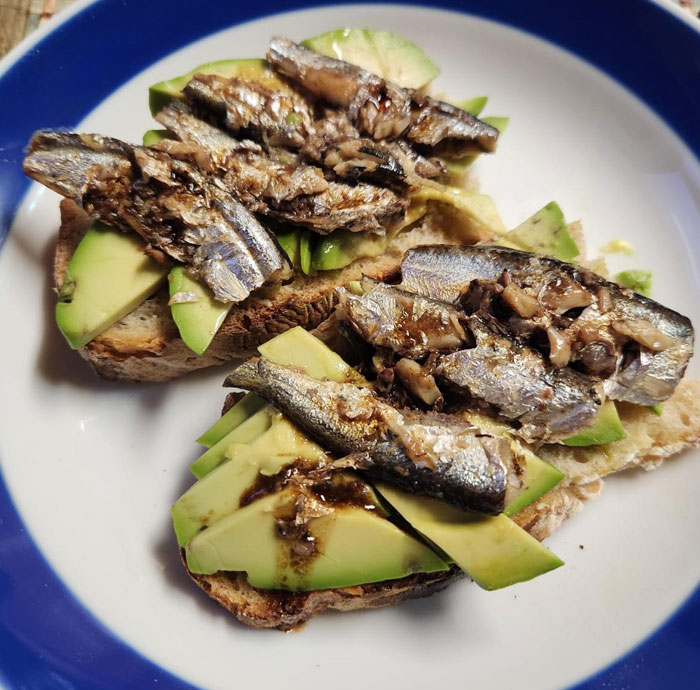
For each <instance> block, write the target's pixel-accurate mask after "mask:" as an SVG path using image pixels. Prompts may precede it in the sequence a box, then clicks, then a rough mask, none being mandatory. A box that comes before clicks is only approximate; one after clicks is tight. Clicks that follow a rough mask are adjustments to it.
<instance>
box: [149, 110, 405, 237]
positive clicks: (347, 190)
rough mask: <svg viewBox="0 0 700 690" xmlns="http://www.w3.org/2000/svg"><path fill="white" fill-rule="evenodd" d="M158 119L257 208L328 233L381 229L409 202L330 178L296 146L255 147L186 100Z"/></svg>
mask: <svg viewBox="0 0 700 690" xmlns="http://www.w3.org/2000/svg"><path fill="white" fill-rule="evenodd" d="M156 119H157V120H158V121H159V122H160V123H161V124H162V125H163V126H164V127H166V128H167V129H168V131H170V132H172V133H173V134H174V135H175V136H176V137H177V138H178V139H180V140H181V141H183V142H185V143H188V144H193V145H196V146H199V147H201V148H202V149H203V150H204V151H205V152H206V153H207V154H208V155H209V156H210V158H211V160H212V161H213V165H214V166H215V167H216V169H217V174H218V176H219V177H220V178H221V180H222V183H223V184H224V186H225V187H227V188H229V189H230V190H231V191H233V192H234V193H235V194H236V195H237V196H238V197H239V198H240V199H241V201H242V202H243V203H244V204H246V206H247V207H248V208H249V209H250V210H252V211H254V212H256V213H262V214H265V215H269V216H272V217H274V218H276V219H278V220H281V221H286V222H289V223H294V224H296V225H302V226H304V227H308V228H310V229H311V230H313V231H314V232H317V233H319V234H324V235H325V234H328V233H329V232H332V231H333V230H337V229H339V228H342V229H347V230H351V231H354V232H358V231H369V232H374V233H379V234H381V233H384V232H385V230H386V227H387V226H388V225H389V224H390V223H391V222H392V221H394V220H396V219H398V218H401V217H403V215H404V213H405V209H406V207H407V205H408V201H407V199H406V198H405V197H403V196H400V195H398V194H396V193H395V192H394V191H392V190H390V189H386V188H383V187H377V186H375V185H371V184H367V183H363V182H359V183H357V184H353V185H350V184H344V183H341V182H335V181H329V180H326V179H325V177H324V175H323V171H322V170H321V169H320V168H318V167H316V166H313V165H306V164H304V163H303V162H302V161H301V160H300V159H299V156H298V155H296V154H295V153H293V152H290V151H287V150H282V149H271V150H270V151H269V152H267V153H265V152H263V151H262V149H256V146H257V145H256V144H255V143H254V142H252V141H240V140H238V139H235V138H234V137H232V136H230V135H229V134H227V133H226V132H224V131H223V130H221V129H220V128H218V127H216V126H214V125H213V124H211V123H209V122H207V121H206V120H204V119H202V118H200V117H199V116H198V114H197V113H195V111H194V109H193V108H192V106H191V105H190V104H188V103H187V102H184V101H173V102H172V103H170V104H169V105H167V106H166V107H165V108H163V109H162V110H161V111H160V112H159V113H158V115H157V116H156ZM161 143H163V142H161ZM165 145H166V146H167V144H165Z"/></svg>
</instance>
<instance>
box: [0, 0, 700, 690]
mask: <svg viewBox="0 0 700 690" xmlns="http://www.w3.org/2000/svg"><path fill="white" fill-rule="evenodd" d="M360 1H361V0H360ZM178 4H181V5H182V9H183V11H182V12H178V11H174V5H178ZM324 4H331V3H324V2H318V1H315V0H309V1H301V2H293V3H289V2H282V1H281V0H268V2H267V3H265V5H264V11H261V10H260V9H259V8H260V7H261V6H260V4H259V3H250V2H241V1H240V0H239V1H230V2H220V1H219V0H198V1H197V11H196V12H192V11H187V10H191V5H190V4H189V3H188V2H187V0H179V2H175V1H174V0H149V1H148V2H142V1H141V0H98V1H97V2H95V3H93V4H91V5H88V6H87V7H85V8H84V9H82V10H81V11H79V12H78V13H76V14H75V15H74V16H72V17H70V18H69V19H68V20H67V21H65V22H64V23H63V24H61V25H60V26H58V27H57V28H56V29H55V30H54V31H52V32H51V33H49V34H48V35H46V36H45V37H44V38H43V39H42V40H41V41H40V42H39V43H38V44H37V45H36V46H35V47H34V48H33V49H31V50H29V51H27V52H26V53H25V54H24V55H22V56H21V57H20V58H19V60H17V61H16V62H15V63H14V64H12V65H11V66H10V67H9V69H8V70H7V71H6V72H5V73H4V74H2V75H1V76H0V103H2V104H3V107H2V111H1V112H2V125H1V126H0V244H1V243H2V241H3V240H4V239H5V238H6V236H7V233H8V232H9V226H10V224H11V221H12V218H13V216H14V214H15V211H16V209H17V207H18V206H19V203H20V201H21V198H22V196H23V194H24V192H25V191H26V190H27V187H28V181H27V180H26V178H25V177H24V176H23V175H22V172H21V159H22V153H23V147H24V146H25V145H26V142H27V141H28V140H29V138H30V136H31V134H32V133H33V132H34V131H35V130H36V129H39V128H42V127H67V126H71V125H75V124H77V123H78V122H79V121H80V120H82V119H83V118H84V117H85V116H86V115H87V113H88V112H89V111H90V110H92V108H93V107H94V106H95V105H96V104H97V103H99V102H100V101H102V100H103V99H104V98H105V97H106V96H108V95H109V94H110V93H112V92H113V91H114V90H115V89H116V88H118V87H119V86H120V85H121V84H122V83H124V82H125V81H126V80H127V79H129V78H130V77H131V76H133V75H134V74H136V73H137V72H140V71H141V70H143V69H144V68H146V67H147V66H148V65H150V64H151V63H153V62H155V61H156V60H158V59H160V58H161V57H162V56H163V55H166V54H168V53H171V52H173V51H175V50H178V49H179V48H182V47H183V46H185V45H187V44H188V43H191V42H192V41H195V40H197V39H199V38H202V37H204V36H206V35H208V34H210V33H213V32H215V31H219V30H221V29H222V28H224V27H226V26H231V25H235V24H239V23H242V22H244V21H249V20H251V19H257V18H259V17H261V16H264V15H269V14H274V13H276V12H283V11H289V10H292V9H302V8H307V7H314V6H321V5H324ZM406 4H420V3H416V2H411V1H410V0H409V2H407V3H406ZM430 5H431V7H440V8H443V9H449V10H455V11H461V12H466V13H469V14H473V15H476V16H480V17H484V18H486V19H491V20H494V21H497V22H500V23H503V24H507V25H512V26H514V27H516V28H518V29H521V30H524V31H527V32H529V33H532V34H533V35H535V36H539V37H541V38H543V39H545V40H548V41H551V42H553V43H555V44H558V45H560V46H562V47H563V48H565V49H567V50H569V51H570V52H572V53H574V54H576V55H578V56H579V57H581V58H583V59H584V60H586V61H587V62H589V63H590V64H592V65H593V66H595V67H597V68H598V69H600V70H602V71H604V72H606V73H607V74H608V75H610V76H611V77H613V78H614V79H616V80H617V81H619V82H620V83H621V84H623V85H624V86H625V87H627V88H628V89H630V90H631V91H633V92H634V93H636V94H637V95H638V96H639V97H640V98H641V99H642V100H643V101H644V102H645V103H646V104H647V105H648V106H649V107H650V108H652V109H653V110H654V111H655V112H656V113H657V114H658V115H659V116H661V117H662V118H663V119H664V120H665V121H666V122H667V123H668V124H669V126H670V127H671V128H672V129H674V130H675V131H676V132H677V133H678V135H679V136H680V137H681V138H682V139H683V140H684V142H685V144H686V145H687V146H688V147H689V148H690V149H691V150H692V151H693V152H694V153H695V155H696V156H698V157H700V127H698V124H697V123H698V122H700V60H699V59H698V56H699V55H700V29H694V28H693V27H691V26H690V25H689V24H688V23H686V22H684V21H683V20H682V19H680V18H679V17H677V16H675V15H674V14H673V13H672V12H670V11H668V10H666V9H664V8H663V7H661V6H660V5H658V4H656V3H655V2H653V1H652V0H567V1H566V2H557V3H553V2H550V1H549V0H526V1H523V0H500V1H499V2H493V0H436V1H433V2H431V4H430ZM184 16H186V17H187V20H186V21H183V20H182V17H184ZM104 27H109V31H110V32H114V34H115V35H118V36H119V37H120V40H119V41H115V42H113V43H111V44H110V50H109V51H108V52H105V51H104V50H103V42H102V41H91V40H85V37H86V36H94V35H98V34H100V33H102V32H104ZM66 46H74V47H75V48H74V49H72V50H66V49H65V47H66ZM77 47H79V48H77ZM36 84H41V88H37V87H36ZM8 106H9V107H8ZM699 649H700V589H696V591H695V592H694V593H693V594H692V595H691V597H690V598H689V599H688V600H687V601H686V602H685V603H684V605H683V606H682V607H681V608H680V609H679V610H678V611H677V612H676V613H675V614H674V615H673V616H672V617H671V618H670V619H669V620H668V621H667V622H666V623H665V624H664V625H663V626H662V627H661V628H660V629H659V630H657V631H656V632H655V633H653V634H652V635H651V636H650V637H649V638H648V639H647V640H646V641H644V642H643V643H642V644H641V645H640V646H638V647H637V648H636V649H634V650H633V651H631V652H630V653H629V654H627V655H626V656H624V657H623V658H622V659H620V660H618V661H617V662H615V663H614V664H613V665H612V666H610V667H609V668H607V669H605V670H604V671H602V672H600V673H598V674H597V675H595V676H593V677H592V678H589V679H587V680H586V681H584V682H583V683H581V684H579V685H578V686H577V690H604V689H606V690H610V689H620V690H621V689H623V688H630V689H634V690H658V689H659V688H680V687H685V688H690V687H694V686H695V687H697V682H698V681H697V679H698V678H699V677H700V654H698V650H699ZM0 681H2V683H3V685H5V686H7V687H8V688H12V689H13V690H14V689H15V688H28V689H31V690H44V689H45V690H54V689H55V688H66V689H73V690H87V689H90V690H93V689H94V690H101V689H104V690H120V689H121V688H124V689H126V688H129V689H130V690H132V689H135V688H139V689H140V688H148V687H154V688H158V689H159V690H166V689H167V690H185V689H186V688H192V687H193V686H191V685H189V684H187V683H185V682H183V681H181V680H179V679H177V678H175V677H174V676H172V675H171V674H169V673H168V672H166V671H164V670H163V669H161V668H159V667H158V666H156V665H154V664H153V663H151V662H150V661H148V660H147V659H145V658H144V657H142V656H141V655H139V654H138V652H136V651H135V650H134V649H132V648H130V647H129V646H127V645H126V644H124V642H122V641H121V640H119V639H118V638H116V637H115V636H114V635H113V634H111V632H110V631H109V630H107V629H106V628H104V627H103V626H102V625H101V624H100V623H99V622H98V621H97V620H95V618H94V617H93V616H92V615H91V614H90V613H89V612H88V611H87V610H86V609H85V608H84V607H83V606H82V605H81V604H80V603H79V602H78V601H76V599H75V598H74V597H73V596H72V595H71V593H70V592H69V591H68V590H67V588H66V587H65V585H64V584H63V583H62V582H61V581H60V580H59V578H58V577H57V576H56V574H55V573H54V572H53V571H52V570H51V568H50V567H49V566H48V564H47V563H46V561H45V560H44V558H43V557H42V555H41V554H40V553H39V551H38V549H37V547H36V546H35V545H34V543H33V542H32V540H31V538H30V536H29V535H28V534H27V532H26V530H25V528H24V526H23V525H22V522H21V520H20V519H19V516H18V515H17V512H16V510H15V508H14V506H13V504H12V500H11V498H10V496H9V494H8V492H7V489H6V487H5V485H4V483H2V481H0Z"/></svg>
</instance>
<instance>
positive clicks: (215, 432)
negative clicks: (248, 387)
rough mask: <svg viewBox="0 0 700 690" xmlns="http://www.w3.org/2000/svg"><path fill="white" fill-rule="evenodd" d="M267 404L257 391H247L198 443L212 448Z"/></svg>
mask: <svg viewBox="0 0 700 690" xmlns="http://www.w3.org/2000/svg"><path fill="white" fill-rule="evenodd" d="M265 405H267V403H266V402H265V401H264V400H263V399H262V398H260V397H258V396H257V395H255V393H246V395H244V396H243V397H242V398H241V399H240V400H239V401H238V402H237V403H236V404H235V405H234V406H233V407H232V408H231V409H230V410H228V411H227V412H226V413H225V414H223V415H222V416H221V417H219V419H218V420H217V421H216V422H215V423H214V424H212V425H211V426H210V427H209V428H208V429H207V430H206V431H205V432H204V433H203V434H202V435H201V436H200V437H199V438H198V439H197V443H199V444H200V445H202V446H206V447H207V448H211V447H212V446H213V445H214V444H215V443H218V442H219V441H220V440H221V439H222V438H223V437H224V436H226V434H228V432H229V431H233V430H234V429H235V428H236V427H237V426H240V425H241V424H242V423H243V422H245V420H246V419H248V417H252V416H253V415H254V414H255V413H256V412H257V411H258V410H261V409H262V408H263V407H265Z"/></svg>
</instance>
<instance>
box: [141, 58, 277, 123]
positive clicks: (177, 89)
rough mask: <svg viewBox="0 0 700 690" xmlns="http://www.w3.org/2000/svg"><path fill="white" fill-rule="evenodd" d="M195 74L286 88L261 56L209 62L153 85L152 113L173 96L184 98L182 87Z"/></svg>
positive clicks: (150, 92)
mask: <svg viewBox="0 0 700 690" xmlns="http://www.w3.org/2000/svg"><path fill="white" fill-rule="evenodd" d="M195 74H218V75H220V76H222V77H228V78H229V79H232V78H233V77H241V78H243V79H251V80H254V81H260V82H262V83H263V84H265V85H266V86H270V87H271V88H276V89H280V88H282V89H283V88H285V85H284V84H283V83H282V82H281V81H280V80H279V78H278V77H277V75H276V74H275V73H274V72H273V71H272V70H271V69H270V68H269V67H268V65H267V62H265V60H262V59H260V58H250V59H243V60H217V61H216V62H207V63H205V64H203V65H199V66H198V67H195V68H194V69H193V70H192V71H191V72H188V73H187V74H183V75H182V76H180V77H173V78H172V79H166V80H165V81H160V82H158V83H157V84H154V85H153V86H151V87H150V88H149V89H148V105H149V107H150V109H151V115H155V114H156V113H157V112H158V111H159V110H161V109H162V108H163V107H164V106H165V105H167V103H168V102H169V101H171V100H172V99H173V98H182V89H184V88H185V86H186V85H187V82H189V81H190V79H192V77H193V76H194V75H195Z"/></svg>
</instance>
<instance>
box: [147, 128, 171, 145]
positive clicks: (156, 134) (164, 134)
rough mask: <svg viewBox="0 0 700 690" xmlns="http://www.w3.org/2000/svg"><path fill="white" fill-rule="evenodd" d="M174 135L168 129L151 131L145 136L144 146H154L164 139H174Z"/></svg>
mask: <svg viewBox="0 0 700 690" xmlns="http://www.w3.org/2000/svg"><path fill="white" fill-rule="evenodd" d="M172 138H173V135H172V134H170V132H168V130H167V129H149V130H147V131H146V132H145V133H144V135H143V145H144V146H153V145H154V144H157V143H158V142H159V141H163V139H172Z"/></svg>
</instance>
